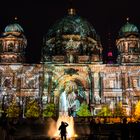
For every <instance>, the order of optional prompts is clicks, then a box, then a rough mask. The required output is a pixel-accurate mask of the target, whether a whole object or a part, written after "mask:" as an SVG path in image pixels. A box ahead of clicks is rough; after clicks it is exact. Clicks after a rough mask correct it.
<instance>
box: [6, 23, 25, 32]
mask: <svg viewBox="0 0 140 140" xmlns="http://www.w3.org/2000/svg"><path fill="white" fill-rule="evenodd" d="M4 32H24V30H23V28H22V27H21V26H20V25H19V24H17V23H14V24H9V25H7V26H6V27H5V30H4Z"/></svg>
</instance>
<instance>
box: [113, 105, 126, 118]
mask: <svg viewBox="0 0 140 140" xmlns="http://www.w3.org/2000/svg"><path fill="white" fill-rule="evenodd" d="M113 115H114V116H118V117H121V116H126V111H125V110H124V109H123V107H122V102H119V103H118V104H117V105H116V107H115V108H114V113H113Z"/></svg>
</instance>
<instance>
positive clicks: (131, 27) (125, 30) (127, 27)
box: [119, 22, 139, 37]
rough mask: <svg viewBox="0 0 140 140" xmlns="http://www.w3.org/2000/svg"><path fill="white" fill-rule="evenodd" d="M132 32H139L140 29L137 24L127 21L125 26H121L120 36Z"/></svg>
mask: <svg viewBox="0 0 140 140" xmlns="http://www.w3.org/2000/svg"><path fill="white" fill-rule="evenodd" d="M130 34H139V30H138V28H137V26H135V25H134V24H132V23H129V22H127V23H126V24H125V25H124V26H122V27H121V29H120V31H119V37H123V36H127V35H130Z"/></svg>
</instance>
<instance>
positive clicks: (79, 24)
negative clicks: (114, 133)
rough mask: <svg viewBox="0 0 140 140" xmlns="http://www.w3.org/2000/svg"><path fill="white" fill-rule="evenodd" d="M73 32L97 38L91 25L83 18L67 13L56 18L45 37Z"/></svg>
mask: <svg viewBox="0 0 140 140" xmlns="http://www.w3.org/2000/svg"><path fill="white" fill-rule="evenodd" d="M59 33H60V34H63V35H67V34H75V35H80V36H81V37H87V36H88V37H92V38H94V39H97V34H96V31H95V29H94V28H93V26H92V25H91V24H90V23H89V22H88V21H87V20H85V19H84V18H82V17H80V16H78V15H67V16H65V17H64V18H62V19H61V20H58V21H57V22H56V23H55V24H54V26H52V28H51V29H50V30H49V31H48V34H47V37H48V38H51V37H54V36H56V35H57V34H59Z"/></svg>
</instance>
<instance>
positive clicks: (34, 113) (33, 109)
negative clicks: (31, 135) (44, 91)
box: [25, 100, 40, 118]
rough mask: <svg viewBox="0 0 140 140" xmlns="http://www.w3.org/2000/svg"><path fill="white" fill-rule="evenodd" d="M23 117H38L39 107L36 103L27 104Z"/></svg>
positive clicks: (33, 101)
mask: <svg viewBox="0 0 140 140" xmlns="http://www.w3.org/2000/svg"><path fill="white" fill-rule="evenodd" d="M25 116H26V117H27V118H38V117H39V116H40V106H39V105H38V102H37V101H35V100H32V101H29V102H28V103H27V108H26V112H25Z"/></svg>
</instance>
